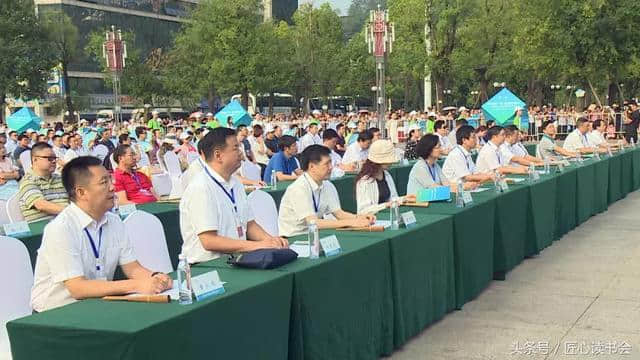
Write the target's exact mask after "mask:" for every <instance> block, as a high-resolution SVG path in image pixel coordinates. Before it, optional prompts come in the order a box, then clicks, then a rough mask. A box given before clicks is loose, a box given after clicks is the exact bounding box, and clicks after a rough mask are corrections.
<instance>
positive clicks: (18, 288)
mask: <svg viewBox="0 0 640 360" xmlns="http://www.w3.org/2000/svg"><path fill="white" fill-rule="evenodd" d="M0 271H2V274H9V275H10V276H7V277H6V279H5V280H4V285H3V289H2V291H0V358H3V359H4V358H6V359H11V350H10V347H9V338H8V336H7V327H6V323H7V322H9V321H11V320H14V319H17V318H20V317H23V316H27V315H31V304H30V302H31V287H32V286H33V271H32V270H31V259H30V258H29V252H28V251H27V248H26V246H24V244H23V243H22V242H21V241H20V240H18V239H14V238H11V237H7V236H0Z"/></svg>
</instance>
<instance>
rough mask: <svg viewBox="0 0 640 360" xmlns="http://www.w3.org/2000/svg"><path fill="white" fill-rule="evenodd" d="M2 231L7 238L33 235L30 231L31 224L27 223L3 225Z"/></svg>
mask: <svg viewBox="0 0 640 360" xmlns="http://www.w3.org/2000/svg"><path fill="white" fill-rule="evenodd" d="M2 229H3V230H4V234H5V235H6V236H24V235H29V234H31V229H29V224H28V223H27V222H26V221H19V222H15V223H12V224H4V225H2Z"/></svg>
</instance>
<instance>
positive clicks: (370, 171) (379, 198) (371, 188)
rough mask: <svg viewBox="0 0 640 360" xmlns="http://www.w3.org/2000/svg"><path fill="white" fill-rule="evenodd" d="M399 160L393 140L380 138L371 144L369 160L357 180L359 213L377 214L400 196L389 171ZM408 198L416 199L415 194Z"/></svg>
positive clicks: (410, 199) (409, 199) (407, 198)
mask: <svg viewBox="0 0 640 360" xmlns="http://www.w3.org/2000/svg"><path fill="white" fill-rule="evenodd" d="M397 161H398V158H397V155H396V151H395V148H394V146H393V143H391V141H389V140H378V141H376V142H374V143H373V144H371V147H369V154H368V155H367V160H366V161H365V162H364V164H363V165H362V169H361V170H360V173H359V174H358V176H356V180H355V184H356V202H357V206H358V214H375V213H376V212H378V211H380V210H382V209H385V208H387V207H389V206H390V205H391V200H393V199H394V198H397V197H398V191H397V190H396V184H395V183H394V182H393V178H392V177H391V174H389V172H388V171H387V169H389V167H391V165H392V164H393V163H395V162H397ZM406 200H408V201H415V195H408V196H407V197H406Z"/></svg>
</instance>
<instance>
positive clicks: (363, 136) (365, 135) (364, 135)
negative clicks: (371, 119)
mask: <svg viewBox="0 0 640 360" xmlns="http://www.w3.org/2000/svg"><path fill="white" fill-rule="evenodd" d="M367 140H373V133H372V132H371V129H369V130H365V131H363V132H361V133H360V134H358V141H362V142H365V141H367Z"/></svg>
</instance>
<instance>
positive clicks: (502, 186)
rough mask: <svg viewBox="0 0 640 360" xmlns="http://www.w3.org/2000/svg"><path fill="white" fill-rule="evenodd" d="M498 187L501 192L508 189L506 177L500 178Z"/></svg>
mask: <svg viewBox="0 0 640 360" xmlns="http://www.w3.org/2000/svg"><path fill="white" fill-rule="evenodd" d="M499 185H500V189H501V190H502V192H505V191H507V190H509V184H507V180H506V179H502V180H500V183H499Z"/></svg>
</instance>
